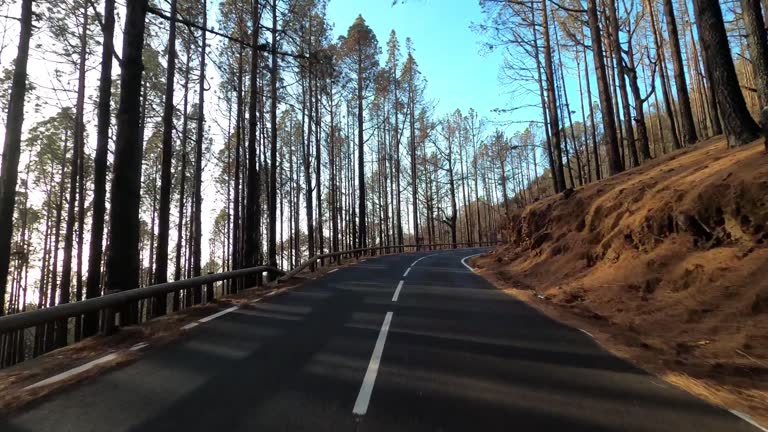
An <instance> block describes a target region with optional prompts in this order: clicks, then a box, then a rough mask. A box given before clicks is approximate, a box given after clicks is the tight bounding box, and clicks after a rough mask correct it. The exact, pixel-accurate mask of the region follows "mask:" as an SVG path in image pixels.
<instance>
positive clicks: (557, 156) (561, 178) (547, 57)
mask: <svg viewBox="0 0 768 432" xmlns="http://www.w3.org/2000/svg"><path fill="white" fill-rule="evenodd" d="M541 17H542V22H541V27H542V33H543V36H544V41H543V43H544V46H543V50H544V75H545V77H546V91H547V106H548V107H549V130H550V134H551V136H552V150H553V157H554V168H555V171H554V172H553V173H552V175H554V176H555V179H556V182H555V193H559V192H562V191H564V190H565V172H564V170H563V148H562V142H561V137H560V132H561V131H560V116H559V114H558V107H557V94H556V90H555V86H556V84H555V70H554V66H553V63H552V43H551V42H550V34H549V11H548V8H547V0H541Z"/></svg>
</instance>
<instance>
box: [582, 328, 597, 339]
mask: <svg viewBox="0 0 768 432" xmlns="http://www.w3.org/2000/svg"><path fill="white" fill-rule="evenodd" d="M579 331H580V332H582V333H584V334H585V335H587V336H589V337H591V338H593V337H594V336H592V333H590V332H588V331H586V330H584V329H579Z"/></svg>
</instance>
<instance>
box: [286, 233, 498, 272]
mask: <svg viewBox="0 0 768 432" xmlns="http://www.w3.org/2000/svg"><path fill="white" fill-rule="evenodd" d="M497 244H499V242H465V243H437V244H422V245H399V246H376V247H371V248H361V249H352V250H347V251H340V252H331V253H327V254H322V255H316V256H314V257H312V258H310V259H308V260H307V261H304V262H303V263H301V264H300V265H298V266H297V267H296V268H294V269H293V270H291V271H290V272H288V273H286V274H285V275H283V276H282V277H281V278H280V279H279V280H281V281H284V280H288V279H290V278H292V277H294V276H296V275H298V274H299V273H301V272H302V271H304V270H306V269H307V268H310V267H312V266H313V265H314V264H317V262H318V261H320V263H321V265H322V264H323V263H324V261H325V260H327V259H331V258H340V259H341V258H344V257H345V256H350V257H359V256H362V255H365V254H371V255H365V256H373V252H379V251H385V252H388V251H395V253H404V252H405V251H406V250H413V251H414V252H416V251H419V250H424V251H430V250H440V249H446V248H448V249H457V248H463V247H483V246H495V245H497Z"/></svg>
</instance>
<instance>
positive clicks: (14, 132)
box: [0, 0, 32, 316]
mask: <svg viewBox="0 0 768 432" xmlns="http://www.w3.org/2000/svg"><path fill="white" fill-rule="evenodd" d="M19 23H20V30H19V50H18V54H17V55H16V62H15V67H14V70H13V81H12V82H11V94H10V98H9V102H8V117H7V120H6V125H5V143H4V144H3V159H2V165H1V168H0V172H2V173H3V176H2V177H0V221H2V222H0V316H2V315H3V314H4V312H5V293H6V284H7V283H8V269H9V265H10V258H11V237H12V236H13V213H14V207H15V205H16V183H17V182H18V174H19V158H20V156H21V131H22V126H23V123H24V98H25V97H26V95H27V59H28V58H29V40H30V38H31V36H32V0H23V1H22V2H21V19H20V20H19Z"/></svg>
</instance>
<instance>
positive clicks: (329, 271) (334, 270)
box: [328, 268, 339, 273]
mask: <svg viewBox="0 0 768 432" xmlns="http://www.w3.org/2000/svg"><path fill="white" fill-rule="evenodd" d="M338 270H339V269H337V268H335V269H333V270H331V271H329V272H328V273H333V272H335V271H338Z"/></svg>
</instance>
